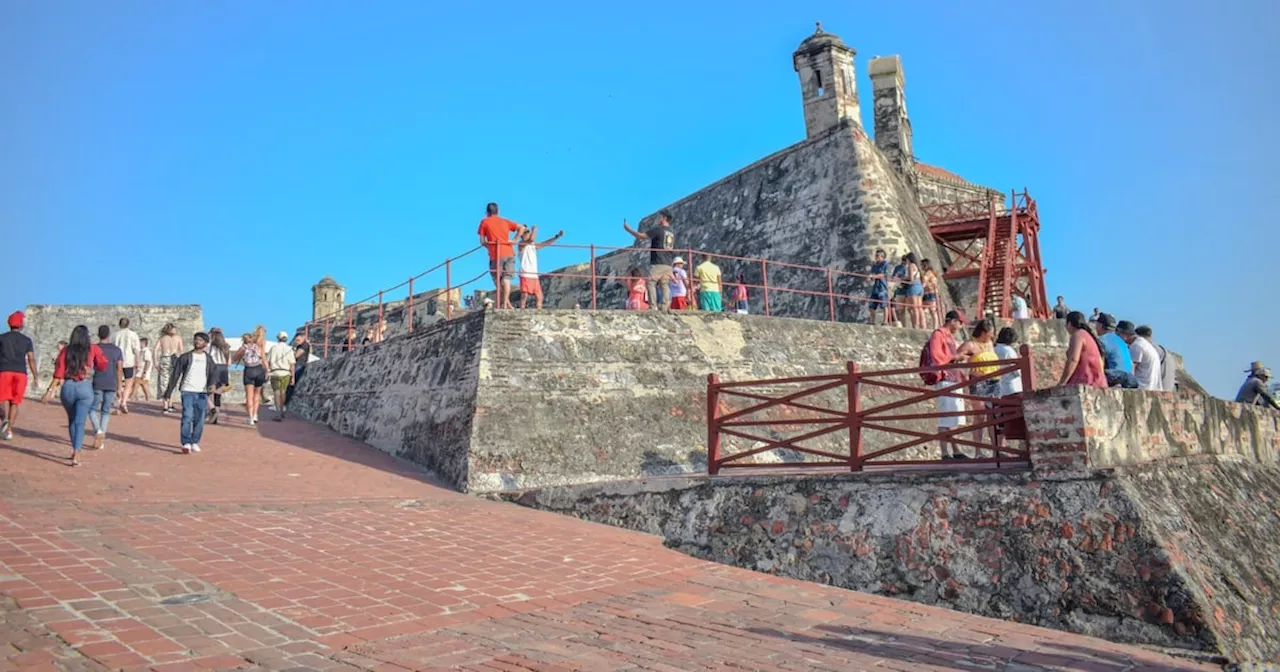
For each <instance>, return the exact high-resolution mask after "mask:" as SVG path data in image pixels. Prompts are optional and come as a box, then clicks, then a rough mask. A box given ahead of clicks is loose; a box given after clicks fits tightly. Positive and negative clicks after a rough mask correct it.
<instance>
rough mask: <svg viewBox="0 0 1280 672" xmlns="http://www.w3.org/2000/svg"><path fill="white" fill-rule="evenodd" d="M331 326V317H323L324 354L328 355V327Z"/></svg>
mask: <svg viewBox="0 0 1280 672" xmlns="http://www.w3.org/2000/svg"><path fill="white" fill-rule="evenodd" d="M332 326H333V318H332V317H326V318H324V356H325V357H328V356H329V328H330V327H332Z"/></svg>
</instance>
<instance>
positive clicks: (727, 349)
mask: <svg viewBox="0 0 1280 672" xmlns="http://www.w3.org/2000/svg"><path fill="white" fill-rule="evenodd" d="M1017 328H1019V329H1020V330H1021V331H1022V332H1023V334H1024V339H1026V340H1028V341H1029V342H1031V343H1032V344H1033V348H1034V351H1035V353H1036V369H1037V378H1038V379H1039V380H1042V381H1045V382H1046V384H1047V383H1048V382H1053V381H1056V375H1057V373H1058V372H1059V371H1060V370H1061V366H1062V363H1061V362H1062V360H1063V359H1064V357H1065V354H1064V351H1063V348H1064V347H1065V343H1066V332H1065V329H1063V327H1062V325H1061V323H1058V322H1054V321H1049V320H1045V321H1033V320H1026V321H1022V323H1020V324H1018V325H1017ZM927 336H928V334H927V333H926V332H923V331H916V330H911V329H899V328H893V327H883V326H870V325H862V324H833V323H824V322H817V321H813V320H794V319H786V318H772V317H762V316H740V315H730V314H707V313H687V314H680V313H675V314H658V313H651V312H636V311H496V312H494V311H490V313H489V315H488V316H487V318H486V322H485V336H484V343H485V345H484V357H483V361H482V370H481V373H480V383H479V384H480V388H479V392H478V393H477V397H476V424H475V436H474V438H473V440H472V447H471V469H470V479H469V484H468V489H469V490H472V491H481V492H483V491H494V490H504V489H505V490H509V489H513V488H529V487H537V486H540V485H554V484H568V483H587V482H591V481H599V480H618V479H628V478H635V477H638V476H642V475H657V474H670V473H681V472H694V471H703V470H705V468H706V405H707V400H706V377H707V374H709V373H713V372H714V373H717V374H719V375H720V377H721V379H722V380H725V381H741V380H758V379H765V378H783V377H791V376H806V375H816V374H829V373H842V372H844V371H845V363H846V362H848V361H850V360H854V361H857V362H859V364H860V366H862V367H863V368H864V369H881V370H883V369H891V368H904V367H913V366H916V365H917V364H918V362H919V357H920V349H921V347H922V346H923V344H924V342H925V340H926V339H927ZM308 375H310V373H308ZM1051 376H1052V377H1051ZM903 382H908V383H909V382H911V380H910V379H908V380H905V381H903ZM915 383H916V384H919V379H918V378H917V379H915ZM877 394H878V393H877V392H876V391H874V390H870V389H868V391H867V396H866V398H879V399H883V400H891V399H895V398H897V397H896V396H894V393H883V395H882V396H879V397H877V396H876V395H877ZM723 401H724V402H725V404H724V405H723V406H722V407H721V409H722V413H727V412H729V411H732V410H737V409H739V408H742V407H743V406H744V404H743V403H741V402H739V401H737V400H733V399H729V398H727V397H725V398H723ZM809 401H810V402H812V403H815V404H817V405H825V406H826V407H831V408H841V409H843V408H845V400H844V397H843V391H842V390H840V391H837V392H833V393H831V394H828V395H826V396H819V397H816V398H814V399H810V400H809ZM928 406H929V408H930V409H931V408H932V405H931V404H928ZM754 417H757V418H760V417H762V416H754ZM764 417H770V418H772V417H773V416H764ZM921 422H926V423H927V421H914V424H913V423H907V422H903V423H898V424H900V425H903V426H910V427H916V426H917V425H919V423H921ZM811 428H812V426H809V427H779V428H775V430H776V432H775V434H774V436H775V438H777V437H778V436H793V435H795V434H798V433H800V432H802V431H808V430H809V429H811ZM918 428H919V429H930V427H927V426H924V425H919V427H918ZM864 436H865V439H864V440H865V449H866V450H867V451H870V450H873V449H876V448H879V447H885V446H887V445H889V442H890V441H892V442H893V443H897V442H900V441H901V440H902V437H901V436H898V435H889V434H879V433H870V432H869V433H867V434H866V435H864ZM755 445H756V444H753V443H750V442H747V441H738V440H726V441H725V442H724V450H725V451H726V453H736V452H741V451H744V450H747V449H750V448H752V447H754V446H755ZM808 445H809V446H810V447H815V448H825V449H829V450H833V451H834V450H842V451H844V452H847V450H848V440H847V436H846V435H845V434H843V433H840V434H833V435H831V436H830V438H829V439H828V440H827V442H826V443H822V442H810V443H809V444H808ZM932 450H934V449H933V447H924V448H920V449H918V450H917V451H916V452H913V453H909V454H904V455H902V456H901V457H900V458H899V459H907V458H909V457H919V456H921V455H923V454H925V453H927V452H928V451H932ZM774 459H775V460H776V459H784V460H785V461H792V460H798V459H802V458H799V457H798V456H796V455H790V454H784V455H783V456H781V457H774Z"/></svg>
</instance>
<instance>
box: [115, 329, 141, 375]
mask: <svg viewBox="0 0 1280 672" xmlns="http://www.w3.org/2000/svg"><path fill="white" fill-rule="evenodd" d="M114 341H115V344H116V347H117V348H120V350H121V351H122V352H124V368H126V369H132V368H134V367H136V366H137V363H138V351H139V350H141V349H142V341H141V340H140V339H139V338H138V333H137V332H135V331H134V330H132V329H121V330H120V331H117V332H116V337H115V339H114Z"/></svg>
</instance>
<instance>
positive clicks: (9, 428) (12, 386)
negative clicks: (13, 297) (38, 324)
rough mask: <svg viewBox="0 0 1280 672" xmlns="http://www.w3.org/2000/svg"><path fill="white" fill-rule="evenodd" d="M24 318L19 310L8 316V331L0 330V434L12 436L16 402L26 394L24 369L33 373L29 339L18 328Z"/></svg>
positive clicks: (15, 419)
mask: <svg viewBox="0 0 1280 672" xmlns="http://www.w3.org/2000/svg"><path fill="white" fill-rule="evenodd" d="M25 318H26V316H25V315H23V314H22V311H17V312H15V313H14V314H12V315H10V316H9V331H8V333H5V334H0V412H3V415H0V438H3V439H4V440H5V441H12V440H13V425H14V423H16V422H17V421H18V406H19V405H21V404H22V398H23V397H24V396H26V394H27V369H28V368H29V369H31V377H32V378H38V376H37V375H36V354H35V353H36V349H35V346H34V345H33V344H32V343H31V339H30V338H27V336H26V334H24V333H22V332H21V331H19V330H20V329H22V322H23V320H24V319H25Z"/></svg>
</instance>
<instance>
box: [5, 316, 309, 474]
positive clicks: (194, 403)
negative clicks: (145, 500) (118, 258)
mask: <svg viewBox="0 0 1280 672" xmlns="http://www.w3.org/2000/svg"><path fill="white" fill-rule="evenodd" d="M24 322H25V315H24V314H23V313H22V312H21V311H19V312H15V313H13V314H11V315H9V318H8V326H9V331H8V332H6V333H4V334H2V335H0V414H2V415H0V438H3V439H4V440H12V439H13V429H14V427H15V426H16V423H17V420H18V411H19V408H20V406H21V404H22V401H23V399H24V397H25V395H26V390H27V387H28V385H29V381H31V380H35V379H37V378H38V369H37V363H36V358H35V347H34V344H33V342H32V340H31V338H30V337H28V336H27V335H25V334H23V333H22V331H21V330H22V328H23V326H24ZM118 325H119V329H118V330H117V331H116V332H115V333H114V334H113V333H112V330H111V327H109V326H107V325H102V326H99V327H98V329H97V342H92V341H91V339H90V332H89V328H88V327H87V326H85V325H79V326H77V327H75V328H74V329H72V330H71V334H70V336H68V338H67V340H66V341H60V342H59V343H58V352H57V355H56V356H55V357H54V358H53V379H52V381H51V382H50V383H49V387H48V389H46V390H45V393H44V396H43V400H44V401H49V400H51V399H52V397H53V395H54V394H57V395H58V398H59V401H60V402H61V404H62V406H63V408H64V409H65V410H66V413H67V427H68V435H69V439H70V442H71V456H70V458H69V460H70V463H71V465H72V466H80V465H81V464H82V461H81V455H80V454H81V450H82V449H84V448H85V447H86V446H85V443H86V441H85V438H86V437H85V434H86V431H85V430H86V425H87V426H88V427H89V428H91V429H92V430H93V433H94V436H93V440H92V443H91V444H90V445H89V446H88V447H89V448H91V449H93V450H102V449H104V448H106V446H107V433H108V429H109V426H110V423H111V416H112V415H113V414H115V413H120V414H124V415H127V414H128V413H129V401H130V400H132V399H134V398H135V397H136V395H137V394H139V393H140V394H142V396H143V398H144V399H147V400H149V399H150V391H149V389H148V386H149V382H150V377H151V372H152V371H153V370H154V371H155V372H156V377H157V383H158V386H157V395H156V396H157V397H158V398H159V399H160V400H161V401H162V407H161V412H162V414H165V415H168V414H170V413H172V412H174V410H175V408H174V406H173V404H172V402H171V399H172V398H173V394H174V392H177V393H178V399H179V403H180V408H181V414H182V415H181V422H180V425H179V445H180V446H181V449H182V452H183V453H188V454H189V453H197V452H200V440H201V438H202V436H203V431H204V425H205V422H206V420H207V421H208V422H209V423H210V424H217V422H218V415H219V411H220V410H221V406H222V395H223V394H225V393H226V392H227V391H228V390H229V389H230V373H229V368H230V366H231V365H232V364H242V365H243V366H244V387H245V409H246V411H247V413H248V424H250V425H255V424H257V422H258V410H259V408H260V404H261V402H262V399H261V395H262V394H264V393H265V390H266V388H267V385H268V381H269V385H270V389H271V390H272V391H273V393H274V401H275V408H276V415H275V418H274V419H275V420H277V421H281V420H283V419H284V417H285V413H286V409H287V404H288V402H289V399H290V398H291V397H292V395H293V390H294V388H295V385H296V383H297V381H298V379H299V377H300V376H301V374H302V372H303V370H304V369H305V366H306V362H307V361H308V360H309V359H310V357H311V345H310V344H309V343H308V342H307V337H306V334H305V333H299V334H297V336H296V337H295V338H294V342H293V343H292V344H290V343H289V335H288V333H286V332H283V331H282V332H280V333H279V334H278V335H277V336H276V343H275V344H274V347H272V344H269V343H267V341H266V329H265V328H264V327H262V326H261V325H259V326H258V328H257V329H256V330H255V331H254V332H253V333H246V334H244V335H243V336H241V338H240V345H239V347H238V348H237V349H236V350H235V351H234V352H232V351H231V346H230V344H229V343H228V342H227V340H226V338H225V336H224V335H223V332H222V330H221V329H219V328H216V327H215V328H213V329H210V330H209V332H208V333H205V332H197V333H196V334H195V335H194V336H193V337H192V346H191V348H190V349H189V350H184V345H183V342H182V337H181V336H179V335H178V330H177V326H176V325H174V324H172V323H170V324H166V325H165V326H164V328H162V329H161V330H160V337H159V338H158V339H157V341H156V345H155V348H154V349H153V348H151V347H149V342H148V339H147V338H143V337H140V336H139V335H138V334H137V333H136V332H134V331H133V330H131V329H130V328H129V319H128V318H121V319H120V320H119V322H118ZM28 372H29V373H30V378H28Z"/></svg>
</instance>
